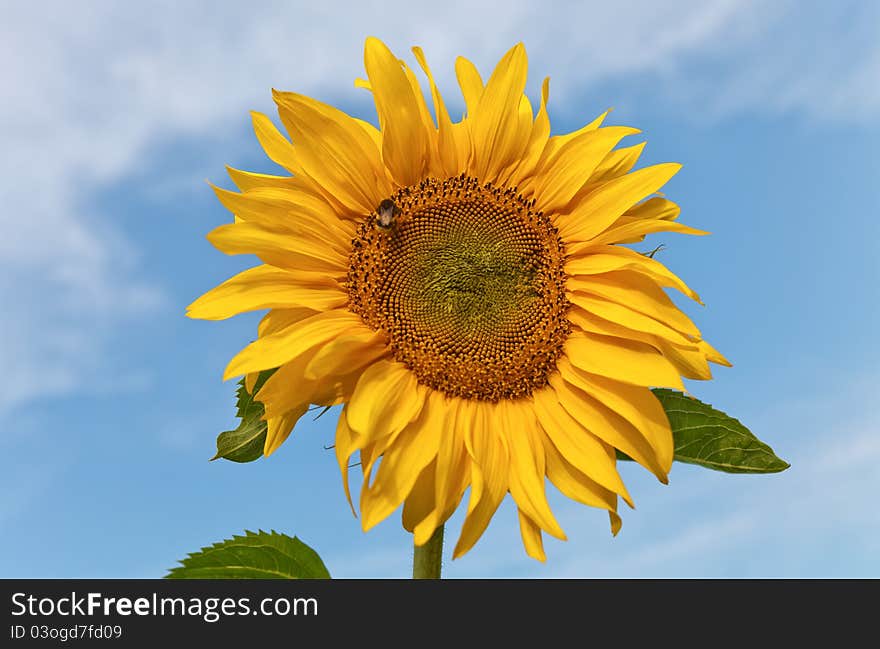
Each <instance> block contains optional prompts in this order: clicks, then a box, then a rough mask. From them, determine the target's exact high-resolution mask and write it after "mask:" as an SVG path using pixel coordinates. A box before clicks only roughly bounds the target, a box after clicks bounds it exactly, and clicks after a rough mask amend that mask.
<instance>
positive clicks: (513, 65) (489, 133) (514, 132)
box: [468, 43, 531, 183]
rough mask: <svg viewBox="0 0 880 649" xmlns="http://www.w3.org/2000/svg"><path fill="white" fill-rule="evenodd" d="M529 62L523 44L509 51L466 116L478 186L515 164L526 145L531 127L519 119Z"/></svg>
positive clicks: (495, 177) (472, 169)
mask: <svg viewBox="0 0 880 649" xmlns="http://www.w3.org/2000/svg"><path fill="white" fill-rule="evenodd" d="M527 69H528V60H527V58H526V50H525V48H524V47H523V45H522V43H520V44H517V45H515V46H514V47H512V48H511V49H510V50H509V51H508V52H507V54H505V55H504V57H503V58H502V59H501V61H500V62H499V63H498V65H497V67H496V68H495V71H494V72H493V73H492V76H491V77H490V78H489V81H488V83H486V87H485V88H484V89H483V93H482V95H481V96H480V102H479V105H478V106H477V109H476V111H475V113H474V114H473V115H471V114H470V111H469V112H468V121H469V123H470V130H471V135H472V137H473V140H474V159H473V160H472V162H471V173H472V175H474V176H475V177H476V178H478V179H479V180H480V181H481V182H484V183H485V182H495V181H496V180H497V179H498V174H499V172H501V171H502V170H503V169H505V168H507V167H508V166H510V165H511V164H513V163H514V162H517V161H518V160H519V159H520V157H521V155H522V152H523V151H524V150H525V148H526V146H527V145H528V143H529V132H530V130H531V129H530V126H531V125H530V124H527V123H525V122H523V121H522V120H521V119H520V105H521V98H522V96H523V90H524V89H525V85H526V73H527Z"/></svg>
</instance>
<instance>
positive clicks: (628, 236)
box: [570, 219, 709, 253]
mask: <svg viewBox="0 0 880 649" xmlns="http://www.w3.org/2000/svg"><path fill="white" fill-rule="evenodd" d="M654 232H676V233H678V234H692V235H694V236H697V237H701V236H705V235H707V234H709V233H708V232H706V231H705V230H697V229H696V228H691V227H689V226H687V225H683V224H681V223H676V222H675V221H666V220H661V219H657V220H649V219H639V220H636V221H630V222H629V223H625V224H622V225H618V226H615V227H613V228H609V229H608V230H606V231H605V232H603V233H602V234H600V235H599V236H597V237H596V238H594V239H592V240H591V241H583V242H574V243H573V244H572V245H571V246H570V248H571V250H572V252H573V253H577V252H580V251H582V250H587V249H590V248H592V247H594V246H601V245H605V244H608V243H625V242H628V241H633V240H637V237H644V236H645V235H646V234H653V233H654Z"/></svg>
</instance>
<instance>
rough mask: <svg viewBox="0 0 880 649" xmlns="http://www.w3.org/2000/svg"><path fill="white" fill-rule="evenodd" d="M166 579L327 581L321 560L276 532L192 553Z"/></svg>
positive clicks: (235, 539)
mask: <svg viewBox="0 0 880 649" xmlns="http://www.w3.org/2000/svg"><path fill="white" fill-rule="evenodd" d="M180 564H181V565H180V566H177V567H175V568H171V569H170V570H169V571H168V574H167V575H165V578H166V579H330V573H329V572H328V571H327V567H326V566H325V565H324V562H323V561H321V557H319V556H318V553H317V552H315V551H314V550H313V549H312V548H310V547H309V546H307V545H306V544H305V543H303V542H302V541H300V540H299V539H298V538H296V537H295V536H294V537H292V538H291V537H289V536H287V535H286V534H280V533H278V532H275V531H274V530H273V531H272V532H264V531H262V530H260V531H259V532H251V531H249V530H245V535H244V536H233V537H232V538H231V539H227V540H225V541H220V542H219V543H215V544H214V545H212V546H209V547H205V548H202V549H201V550H200V551H199V552H193V553H191V554H190V555H189V556H188V557H187V558H186V559H183V560H181V561H180Z"/></svg>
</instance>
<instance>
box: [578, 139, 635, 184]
mask: <svg viewBox="0 0 880 649" xmlns="http://www.w3.org/2000/svg"><path fill="white" fill-rule="evenodd" d="M644 149H645V142H640V143H639V144H635V145H633V146H627V147H623V148H621V149H617V150H616V151H612V152H611V153H609V154H608V155H607V156H605V159H604V160H602V162H601V163H600V164H599V166H598V167H596V169H595V171H593V175H592V176H591V177H590V182H591V183H600V182H606V181H608V180H611V179H612V178H617V177H618V176H622V175H624V174H626V173H629V170H630V169H632V168H633V167H634V166H635V164H636V162H638V160H639V156H641V155H642V151H643V150H644Z"/></svg>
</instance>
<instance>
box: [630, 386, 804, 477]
mask: <svg viewBox="0 0 880 649" xmlns="http://www.w3.org/2000/svg"><path fill="white" fill-rule="evenodd" d="M652 392H653V393H654V396H656V397H657V399H658V400H659V401H660V403H661V404H662V405H663V409H664V410H666V416H667V417H668V418H669V425H670V426H671V428H672V437H673V440H674V443H675V459H676V460H677V461H678V462H686V463H688V464H699V465H700V466H704V467H706V468H708V469H715V470H716V471H726V472H727V473H778V472H779V471H784V470H785V469H787V468H788V467H789V466H791V465H790V464H789V463H788V462H786V461H784V460H781V459H780V458H778V457H776V454H775V453H774V452H773V449H772V448H770V447H769V446H768V445H767V444H765V443H764V442H762V441H761V440H759V439H758V438H757V437H755V436H754V435H753V434H752V432H751V431H750V430H749V429H748V428H746V427H745V426H743V425H742V424H741V423H740V422H739V421H738V420H737V419H734V418H733V417H730V416H729V415H727V414H725V413H723V412H721V411H720V410H716V409H715V408H713V407H712V406H710V405H709V404H707V403H703V402H701V401H698V400H697V399H694V398H692V397H689V396H686V395H684V394H682V393H681V392H677V391H675V390H667V389H665V388H664V389H660V388H657V389H654V390H652ZM617 457H618V459H621V460H631V459H632V458H630V457H628V456H626V455H624V454H623V453H620V452H619V451H618V454H617Z"/></svg>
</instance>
